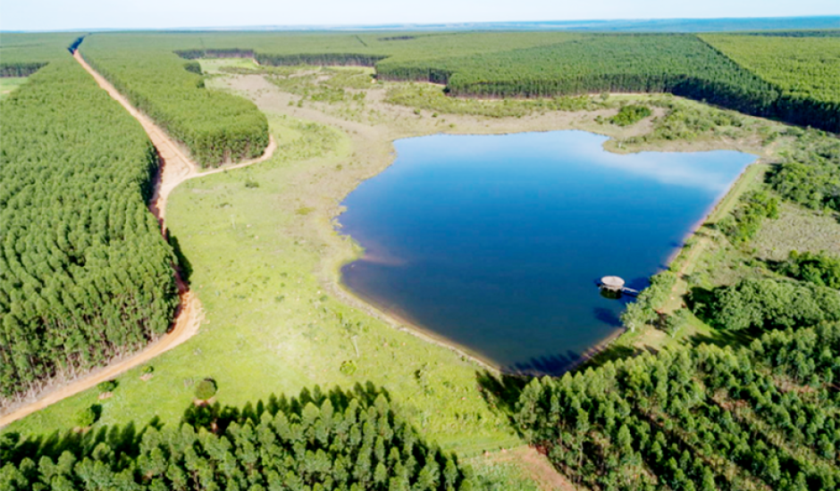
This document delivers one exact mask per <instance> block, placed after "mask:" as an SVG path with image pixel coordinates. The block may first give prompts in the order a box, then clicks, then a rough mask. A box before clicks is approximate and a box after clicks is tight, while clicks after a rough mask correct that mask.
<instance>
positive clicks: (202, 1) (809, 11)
mask: <svg viewBox="0 0 840 491" xmlns="http://www.w3.org/2000/svg"><path fill="white" fill-rule="evenodd" d="M811 15H840V0H690V1H684V0H666V1H662V0H410V1H404V0H292V1H290V0H129V1H125V0H79V1H69V0H0V30H67V29H102V28H173V27H215V26H225V27H234V26H255V25H262V26H265V25H347V24H352V25H359V24H365V25H370V24H385V23H402V24H404V23H415V24H427V23H447V22H489V21H538V20H583V19H587V20H588V19H659V18H717V17H783V16H811Z"/></svg>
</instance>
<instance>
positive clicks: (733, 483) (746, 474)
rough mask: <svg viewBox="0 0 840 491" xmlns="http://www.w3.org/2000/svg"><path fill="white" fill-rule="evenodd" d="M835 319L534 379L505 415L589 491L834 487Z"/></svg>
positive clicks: (839, 328)
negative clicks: (733, 344)
mask: <svg viewBox="0 0 840 491" xmlns="http://www.w3.org/2000/svg"><path fill="white" fill-rule="evenodd" d="M838 377H840V324H837V323H834V324H825V325H822V326H820V327H817V328H807V329H800V330H798V331H794V330H786V331H774V332H770V333H767V334H765V335H764V336H763V337H761V338H760V339H757V340H755V341H753V342H752V344H750V346H749V347H745V348H741V349H732V348H720V347H717V346H713V345H701V346H699V347H696V348H691V347H683V348H679V349H674V350H668V351H664V352H661V353H659V354H657V355H651V354H648V353H646V354H644V355H642V356H639V357H637V358H631V359H627V360H622V361H617V362H609V363H607V364H606V365H604V366H602V367H600V368H597V369H589V370H587V371H586V372H584V373H576V374H574V375H571V374H567V375H565V376H563V378H561V379H552V378H544V379H542V380H538V379H534V380H533V381H532V382H531V383H530V384H529V385H528V386H527V387H526V388H525V390H524V391H523V393H522V395H521V398H520V400H519V403H518V410H517V412H516V415H515V420H516V423H517V425H518V427H519V429H520V430H521V431H522V432H523V433H524V435H525V436H526V438H527V439H528V441H529V442H531V443H532V444H533V445H536V446H538V448H540V449H541V450H542V451H544V452H545V453H546V454H547V455H548V457H549V459H551V461H552V462H553V463H554V464H555V465H556V466H557V467H558V468H560V469H561V470H563V472H564V473H566V475H568V476H570V477H572V478H573V479H574V480H575V481H576V482H579V483H581V484H584V485H586V486H588V487H590V488H591V489H627V490H631V489H632V490H638V489H692V490H703V491H710V490H714V489H731V490H749V489H756V490H763V489H789V490H797V491H798V490H801V491H805V490H832V489H837V487H838V486H840V461H838V456H839V455H840V454H838V449H840V397H838V392H837V390H836V387H835V386H834V384H836V381H837V380H838Z"/></svg>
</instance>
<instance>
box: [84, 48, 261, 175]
mask: <svg viewBox="0 0 840 491" xmlns="http://www.w3.org/2000/svg"><path fill="white" fill-rule="evenodd" d="M80 49H81V52H82V55H83V56H84V58H85V60H86V61H88V63H90V64H91V66H93V67H94V68H95V69H96V70H97V71H98V72H99V73H100V74H102V75H103V76H104V77H105V78H107V79H108V80H109V81H110V82H111V83H112V84H114V87H116V88H117V90H119V91H120V92H121V93H122V94H124V95H125V96H126V97H128V99H129V100H130V101H131V103H132V104H133V105H134V106H135V107H137V108H139V109H140V110H141V111H143V112H144V113H146V114H148V115H149V116H150V117H151V118H152V119H153V120H155V122H157V123H158V124H159V125H161V126H162V127H163V128H164V129H165V130H166V131H167V133H169V134H170V136H172V137H173V138H175V139H176V140H179V141H181V142H183V143H184V144H185V145H186V146H187V148H188V149H189V150H190V153H191V154H192V156H193V158H194V159H195V160H196V161H198V162H199V163H201V164H202V165H207V166H216V165H219V164H221V163H224V162H227V161H236V160H241V159H247V158H253V157H258V156H260V155H262V153H263V151H264V150H265V148H266V146H268V140H269V137H268V121H267V120H266V117H265V115H264V114H262V113H261V112H260V111H259V110H258V109H257V106H255V105H254V104H253V103H252V102H250V101H248V100H246V99H243V98H241V97H236V96H233V95H231V94H226V93H224V92H219V91H213V90H206V89H205V88H204V79H203V78H202V76H201V75H200V74H197V73H194V67H193V69H188V68H189V67H185V65H184V62H183V60H182V59H180V58H178V56H177V55H175V54H174V53H172V52H166V51H163V52H160V51H149V50H144V49H142V48H135V49H109V47H108V43H107V41H106V40H104V39H103V37H102V36H90V38H89V40H86V41H85V42H84V43H82V45H81V47H80Z"/></svg>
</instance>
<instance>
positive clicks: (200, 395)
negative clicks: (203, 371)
mask: <svg viewBox="0 0 840 491" xmlns="http://www.w3.org/2000/svg"><path fill="white" fill-rule="evenodd" d="M214 395H216V381H215V380H213V379H212V378H206V379H204V380H202V381H201V382H199V383H198V385H197V386H196V387H195V397H196V399H198V400H200V401H206V400H208V399H210V398H211V397H213V396H214Z"/></svg>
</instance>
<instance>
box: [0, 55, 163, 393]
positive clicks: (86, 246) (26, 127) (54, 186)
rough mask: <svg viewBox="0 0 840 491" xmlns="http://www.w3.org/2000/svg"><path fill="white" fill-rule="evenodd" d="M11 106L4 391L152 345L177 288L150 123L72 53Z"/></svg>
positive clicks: (6, 158)
mask: <svg viewBox="0 0 840 491" xmlns="http://www.w3.org/2000/svg"><path fill="white" fill-rule="evenodd" d="M0 114H1V115H2V120H3V130H2V132H0V147H2V152H0V177H1V178H2V183H3V185H2V186H0V230H2V235H0V318H1V319H2V321H0V395H2V396H3V397H12V396H15V395H20V394H21V393H25V392H26V391H28V390H32V389H38V388H39V387H40V386H41V385H42V384H43V383H45V382H47V381H49V380H51V379H53V378H54V377H57V376H58V377H60V376H67V377H70V376H73V375H74V374H76V373H78V372H79V371H83V370H85V369H87V368H89V367H92V366H96V365H99V364H102V363H104V362H106V361H107V360H109V359H110V358H112V357H114V356H117V355H120V354H124V353H126V352H128V351H131V350H133V349H136V348H138V347H140V346H143V345H145V344H146V343H148V342H149V341H150V340H152V339H154V338H156V337H157V336H159V335H160V334H162V333H163V332H165V331H166V329H167V328H168V326H169V322H170V319H171V316H172V313H173V310H174V308H175V305H176V304H177V295H176V289H175V282H174V278H173V273H172V268H171V263H172V261H173V256H172V253H171V249H170V247H169V246H168V244H167V243H166V242H165V240H164V239H163V238H162V237H161V234H160V230H159V227H158V223H157V221H156V220H155V218H154V217H153V216H152V215H151V213H149V211H148V210H147V208H146V200H147V198H148V197H149V196H150V194H151V191H152V190H151V178H152V175H153V173H154V172H156V170H157V166H158V160H157V154H156V152H155V150H154V147H152V145H151V143H150V142H149V140H148V138H147V137H146V134H145V133H144V132H143V129H142V128H141V127H140V125H139V124H138V123H137V122H136V121H135V120H134V119H133V118H132V117H131V116H130V115H128V114H127V113H126V112H125V111H124V110H123V109H122V107H120V106H119V104H117V103H116V102H114V101H113V100H111V98H110V97H108V95H107V94H106V93H104V92H103V91H101V90H100V89H99V88H98V87H97V85H96V83H95V82H94V81H93V79H91V77H90V76H89V75H88V74H87V73H86V72H85V71H84V69H82V68H81V67H80V66H79V65H78V64H77V63H76V62H75V61H74V60H72V59H70V58H69V56H68V57H67V59H66V60H59V61H53V62H51V63H50V64H49V65H48V66H47V67H45V68H43V69H41V70H40V71H39V72H38V73H37V74H35V75H33V76H32V78H31V79H30V81H29V82H28V83H27V84H25V85H23V86H22V87H20V88H19V89H18V90H17V91H15V92H14V93H13V94H12V95H11V96H10V97H8V98H7V99H5V100H3V101H2V102H0Z"/></svg>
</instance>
